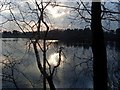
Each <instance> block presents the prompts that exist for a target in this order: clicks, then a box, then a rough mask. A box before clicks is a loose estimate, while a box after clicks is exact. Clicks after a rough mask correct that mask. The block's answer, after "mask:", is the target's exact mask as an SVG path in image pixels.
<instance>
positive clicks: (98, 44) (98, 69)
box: [91, 0, 107, 90]
mask: <svg viewBox="0 0 120 90" xmlns="http://www.w3.org/2000/svg"><path fill="white" fill-rule="evenodd" d="M93 1H94V0H93ZM91 29H92V52H93V82H94V90H99V89H100V88H101V90H107V56H106V47H105V42H104V33H103V30H102V24H101V2H92V21H91Z"/></svg>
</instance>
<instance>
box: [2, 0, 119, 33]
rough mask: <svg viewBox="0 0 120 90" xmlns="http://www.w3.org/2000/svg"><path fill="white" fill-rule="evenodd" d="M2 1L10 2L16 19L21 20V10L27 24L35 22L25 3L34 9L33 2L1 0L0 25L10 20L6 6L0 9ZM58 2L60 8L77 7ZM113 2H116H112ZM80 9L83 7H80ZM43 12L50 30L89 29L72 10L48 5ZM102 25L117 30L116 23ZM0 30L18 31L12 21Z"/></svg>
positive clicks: (109, 4) (111, 6)
mask: <svg viewBox="0 0 120 90" xmlns="http://www.w3.org/2000/svg"><path fill="white" fill-rule="evenodd" d="M3 1H4V2H5V3H7V2H12V4H11V7H12V8H14V9H13V10H12V11H13V13H14V14H15V16H16V18H18V19H19V20H21V18H22V17H21V16H20V11H19V10H21V11H22V12H24V13H23V16H24V17H25V18H26V20H27V22H29V21H30V20H35V21H37V18H36V15H35V14H34V13H31V14H30V13H29V12H30V9H29V8H28V4H27V3H26V2H28V3H29V5H30V7H31V8H35V3H34V0H1V1H0V9H1V11H0V23H3V22H5V21H6V19H9V20H10V18H11V15H10V11H9V10H4V9H8V8H9V7H8V6H7V5H5V6H4V7H2V2H3ZM38 1H40V0H38ZM43 1H44V0H43ZM59 1H61V3H60V2H57V3H58V4H60V5H62V6H66V5H67V6H71V7H75V6H76V7H78V4H77V3H76V2H75V1H74V2H73V1H71V0H64V1H63V0H59ZM77 1H79V0H77ZM83 1H87V0H83ZM107 1H108V0H107ZM109 1H110V0H109ZM112 1H113V0H112ZM114 1H117V0H114ZM38 3H39V2H38ZM86 3H88V2H86ZM18 6H19V8H17V7H18ZM89 7H90V6H89ZM106 7H108V8H109V9H110V10H113V11H114V10H115V9H116V8H117V7H116V6H115V5H113V4H111V3H108V4H106ZM80 8H81V9H82V8H83V6H82V5H81V6H80ZM25 12H26V13H25ZM45 12H46V15H47V16H48V17H46V21H47V22H48V24H49V25H51V26H52V28H84V27H90V24H89V23H86V22H85V21H84V20H82V19H81V17H80V15H79V14H78V12H76V11H74V10H73V9H70V8H65V7H58V6H56V7H53V6H51V5H49V6H48V7H47V8H46V10H45ZM82 13H83V15H84V16H85V17H87V18H91V17H90V15H89V14H88V13H87V12H82ZM3 16H4V17H3ZM32 24H33V22H31V23H30V25H32ZM103 24H104V26H105V27H106V28H109V27H110V29H116V28H117V22H112V23H110V22H108V21H107V22H104V23H103ZM108 24H109V25H108ZM21 25H23V24H21ZM23 26H24V25H23ZM3 27H4V28H3ZM0 29H2V30H10V31H11V30H18V26H17V25H16V24H15V23H14V22H13V21H9V22H7V23H5V24H4V25H0Z"/></svg>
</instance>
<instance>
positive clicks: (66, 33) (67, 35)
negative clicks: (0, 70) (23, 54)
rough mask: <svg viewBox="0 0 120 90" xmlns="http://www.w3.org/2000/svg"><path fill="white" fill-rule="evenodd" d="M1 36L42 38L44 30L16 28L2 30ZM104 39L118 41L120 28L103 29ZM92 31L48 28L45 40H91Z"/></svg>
mask: <svg viewBox="0 0 120 90" xmlns="http://www.w3.org/2000/svg"><path fill="white" fill-rule="evenodd" d="M1 34H2V38H30V39H34V38H36V37H39V39H43V38H44V35H45V31H40V33H38V32H24V33H22V32H19V31H17V30H13V31H12V32H10V31H3V32H2V33H1ZM104 35H105V40H106V41H118V42H120V28H118V29H116V30H109V31H104ZM91 37H92V32H91V30H90V28H85V29H66V30H61V29H55V30H50V31H49V32H48V34H47V37H46V39H47V40H61V41H66V42H67V41H68V42H74V41H75V42H77V41H81V42H91Z"/></svg>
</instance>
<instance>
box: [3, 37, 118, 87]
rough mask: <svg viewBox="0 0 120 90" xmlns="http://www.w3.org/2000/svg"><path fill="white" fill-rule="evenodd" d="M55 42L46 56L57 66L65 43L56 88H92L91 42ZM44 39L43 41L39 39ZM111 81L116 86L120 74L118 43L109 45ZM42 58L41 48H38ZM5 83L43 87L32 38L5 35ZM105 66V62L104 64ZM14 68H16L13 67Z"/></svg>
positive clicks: (11, 85)
mask: <svg viewBox="0 0 120 90" xmlns="http://www.w3.org/2000/svg"><path fill="white" fill-rule="evenodd" d="M48 42H52V44H50V45H49V48H48V51H47V60H48V61H49V63H50V64H51V65H52V66H54V65H55V64H56V63H57V61H58V55H59V54H58V50H59V48H60V47H63V51H62V56H61V58H62V62H61V65H60V66H59V68H58V69H57V70H56V71H55V74H54V78H53V79H54V83H55V86H56V87H57V88H92V87H93V82H92V76H93V74H92V50H91V47H90V46H89V45H88V44H81V43H77V44H72V45H70V44H65V43H64V44H63V43H60V42H58V41H48ZM40 43H41V42H40ZM106 47H107V56H108V57H107V58H108V72H109V85H110V86H111V87H117V85H118V78H120V75H119V74H120V71H118V67H119V65H120V50H119V47H116V43H109V44H108V45H107V46H106ZM39 54H40V58H41V62H42V58H43V57H42V52H41V50H39ZM2 62H3V65H2V67H3V75H4V77H3V87H15V85H14V83H12V82H13V78H14V79H15V83H16V84H17V85H18V86H19V88H40V87H42V80H43V79H42V78H43V77H42V75H41V74H40V71H39V70H38V68H37V63H36V59H35V54H34V50H33V47H32V45H31V44H30V41H29V40H27V39H5V38H4V39H3V40H2ZM101 67H102V66H101ZM13 68H14V69H13ZM4 80H5V81H4Z"/></svg>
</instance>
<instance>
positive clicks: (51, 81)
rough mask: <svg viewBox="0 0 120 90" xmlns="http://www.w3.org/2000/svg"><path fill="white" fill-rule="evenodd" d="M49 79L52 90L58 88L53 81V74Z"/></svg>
mask: <svg viewBox="0 0 120 90" xmlns="http://www.w3.org/2000/svg"><path fill="white" fill-rule="evenodd" d="M47 81H48V83H49V86H50V90H56V88H55V86H54V83H53V78H52V77H51V76H48V77H47Z"/></svg>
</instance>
